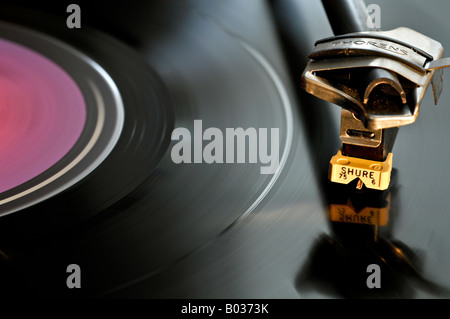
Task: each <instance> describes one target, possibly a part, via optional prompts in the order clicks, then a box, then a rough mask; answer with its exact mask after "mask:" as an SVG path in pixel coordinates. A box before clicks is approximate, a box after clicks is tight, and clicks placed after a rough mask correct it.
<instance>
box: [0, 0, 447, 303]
mask: <svg viewBox="0 0 450 319" xmlns="http://www.w3.org/2000/svg"><path fill="white" fill-rule="evenodd" d="M325 2H327V1H324V3H325ZM339 2H340V3H341V4H342V3H347V4H352V3H353V4H355V3H360V2H358V1H339ZM73 4H76V6H73ZM71 5H72V6H71ZM376 5H377V7H376V8H379V9H380V10H381V11H380V16H379V17H380V18H381V29H383V30H392V29H395V28H397V27H405V28H408V29H411V30H414V32H417V33H420V34H422V35H424V36H426V37H427V39H428V38H429V39H432V40H433V41H436V42H438V43H440V45H441V46H442V48H450V42H449V41H448V37H447V36H446V34H448V32H449V29H450V24H449V23H448V22H447V17H446V13H447V12H448V9H449V7H448V4H447V3H446V2H445V1H438V0H436V1H432V2H431V4H430V3H424V2H421V1H406V0H401V1H395V3H392V2H388V1H384V0H383V1H381V0H379V1H377V3H376ZM371 8H373V7H371ZM325 9H327V8H326V6H323V4H322V2H321V1H306V0H295V1H294V0H279V1H268V2H264V1H226V2H223V1H202V0H192V1H191V0H189V1H136V2H133V3H132V4H131V3H125V2H110V3H108V5H107V7H105V6H104V5H103V4H100V3H96V4H93V3H92V2H85V1H79V2H76V3H71V2H61V3H59V4H53V3H45V2H39V3H34V2H30V3H28V2H17V1H6V2H4V3H2V4H1V5H0V57H1V58H0V150H1V152H0V291H1V296H2V297H9V298H11V297H13V298H22V297H24V296H26V297H30V298H48V299H52V298H64V299H71V298H156V299H190V300H192V299H312V298H321V299H322V298H448V297H449V296H450V294H449V292H450V290H449V288H450V274H449V272H448V269H449V268H450V255H449V254H448V252H449V249H450V247H449V246H448V245H449V244H448V243H449V240H448V231H447V225H448V221H450V217H449V216H450V215H449V214H448V207H450V198H449V196H448V189H449V185H450V184H449V180H450V178H449V177H450V170H449V169H447V167H446V158H447V155H448V150H449V149H450V144H449V143H450V140H449V139H448V138H447V133H446V132H447V131H448V120H447V119H448V118H449V116H450V114H448V113H449V112H450V111H449V108H448V107H447V105H446V104H448V102H449V101H450V96H449V90H448V89H446V87H448V86H449V83H448V79H447V78H445V77H444V78H443V79H442V77H440V76H441V75H442V73H441V72H442V70H441V67H444V66H446V65H445V63H444V62H445V60H441V58H442V57H444V56H445V53H443V52H442V51H441V50H440V49H439V50H437V51H438V54H437V55H436V56H433V55H432V57H433V60H432V61H434V62H433V63H432V64H427V65H426V66H427V67H426V68H424V70H425V71H424V72H425V73H423V74H422V73H421V74H422V76H423V77H419V76H417V77H415V78H414V79H417V80H418V81H419V80H420V81H422V82H420V83H419V82H418V83H419V84H421V85H422V84H423V85H422V86H420V85H418V84H417V83H415V82H413V81H409V82H408V81H407V80H408V79H407V77H401V76H399V75H398V73H395V77H392V73H390V74H388V76H386V77H385V79H387V78H388V79H390V80H385V82H376V81H378V80H377V79H379V78H377V79H375V80H376V81H375V82H370V81H369V83H372V84H373V85H372V89H373V91H374V92H375V93H376V94H379V95H378V98H380V96H381V97H382V98H385V97H386V96H387V95H386V94H387V93H386V90H388V93H392V89H394V91H395V89H397V91H396V92H394V95H395V94H398V97H399V99H396V98H393V99H390V97H389V99H390V100H389V101H390V103H391V104H392V103H393V104H396V103H399V102H398V101H403V100H402V92H403V91H402V90H404V92H403V93H405V95H404V98H405V99H404V100H405V101H406V102H407V103H402V104H401V107H400V108H398V109H396V112H397V113H396V114H392V110H393V109H392V108H391V109H389V112H385V113H383V114H381V115H380V114H375V115H374V113H373V112H372V113H371V112H370V111H373V108H372V109H371V108H370V107H372V106H373V105H372V106H370V107H369V106H368V105H369V104H368V103H369V102H367V101H369V100H370V99H371V97H373V96H371V95H370V94H371V93H370V92H369V93H367V94H366V95H364V94H365V92H364V90H363V91H362V93H361V94H360V97H362V98H361V99H360V100H355V99H352V100H351V99H350V98H349V99H347V100H345V99H344V98H342V96H344V95H342V94H341V95H339V93H336V91H333V92H334V93H333V94H334V95H333V99H331V98H329V97H330V96H331V95H327V98H324V95H320V94H322V93H320V94H319V95H320V96H318V94H314V95H316V96H313V95H312V94H309V93H314V92H317V90H316V91H315V90H313V89H311V88H312V87H313V86H312V84H311V83H312V82H307V81H305V76H303V77H302V74H303V75H305V74H307V72H304V71H305V70H306V71H308V72H309V71H311V72H310V73H308V76H309V75H310V78H308V80H311V81H313V80H314V81H317V82H315V84H317V83H318V82H320V81H322V80H323V79H324V78H325V79H327V81H328V82H327V83H328V84H330V83H331V84H333V85H334V84H335V83H339V84H342V83H347V84H348V83H354V82H352V81H354V79H355V77H356V79H359V76H361V73H359V72H360V71H361V70H358V71H357V72H355V73H352V74H351V79H352V80H351V81H350V80H348V79H347V78H348V77H350V76H349V74H348V73H345V72H337V73H333V74H331V72H328V73H327V72H326V71H324V70H322V69H320V70H319V71H318V69H317V68H316V67H318V66H320V65H322V66H323V64H324V61H329V60H330V59H331V58H335V57H336V56H334V54H337V55H339V58H342V56H340V54H342V52H344V51H345V52H350V51H349V50H348V48H347V49H346V48H344V49H342V48H341V51H339V52H338V53H336V52H337V51H333V52H331V51H330V50H329V51H326V52H325V51H320V50H319V49H320V47H318V45H321V44H324V43H328V42H326V41H323V42H320V41H319V42H317V43H316V41H318V40H320V39H327V38H328V39H329V38H330V37H333V36H335V37H338V36H339V34H338V33H342V34H344V35H345V34H348V33H350V32H349V31H348V30H341V31H343V32H338V31H336V30H337V29H336V28H339V26H340V24H339V23H338V22H339V21H341V22H342V19H341V20H339V21H338V22H336V21H333V20H332V19H330V18H329V15H328V16H327V10H328V9H327V10H325ZM330 10H331V9H330ZM345 12H347V13H348V12H349V11H345V10H344V13H345ZM328 13H329V12H328ZM329 20H330V21H329ZM430 21H431V22H430ZM332 26H333V28H332ZM336 26H337V27H336ZM353 31H356V32H358V30H353ZM359 31H361V30H359ZM414 34H416V33H414ZM359 35H360V34H359ZM385 36H387V35H386V34H385ZM401 40H402V45H404V44H405V43H408V41H407V37H403V38H402V39H401ZM397 41H400V40H399V39H397ZM430 41H431V40H430ZM315 43H316V50H315V49H314V44H315ZM430 43H431V42H430ZM432 43H433V44H434V42H432ZM318 48H319V49H318ZM433 48H434V47H433ZM415 49H416V50H415V51H414V52H415V53H417V52H418V54H419V53H421V52H422V51H420V50H417V48H416V47H415ZM422 49H423V50H424V51H425V49H427V48H425V47H422ZM346 50H347V51H346ZM419 51H420V52H419ZM352 52H353V51H352ZM358 52H359V53H361V52H360V51H358ZM365 53H367V52H365ZM431 53H434V51H432V52H431ZM371 54H372V58H373V56H374V55H376V54H379V52H378V51H377V52H376V53H375V52H373V51H371ZM419 55H420V54H419ZM358 57H359V58H361V56H358ZM377 57H378V58H380V57H379V56H377ZM345 58H348V59H350V58H354V57H352V56H350V57H349V56H346V57H345ZM383 58H384V59H386V60H383V61H387V60H388V59H389V58H391V56H389V57H387V56H386V55H384V56H383ZM419 58H420V57H419ZM360 60H361V61H362V59H360ZM374 60H376V59H374ZM352 61H353V62H352V63H356V62H354V61H356V60H352ZM361 61H360V62H361ZM377 61H378V60H377ZM389 61H390V60H389ZM396 61H397V63H398V65H400V64H401V63H409V64H408V65H407V66H408V67H411V68H412V66H411V64H412V63H413V62H414V61H416V60H414V61H413V62H411V61H408V62H405V61H400V60H396ZM399 61H400V62H399ZM427 61H428V60H427ZM442 61H444V62H442ZM428 62H429V61H428ZM358 63H359V62H358ZM361 63H362V62H361ZM371 63H372V62H371ZM439 63H441V64H439ZM392 64H395V63H393V62H392ZM438 64H439V65H438ZM355 65H356V64H355ZM396 65H397V64H396ZM401 65H402V66H403V67H404V68H406V67H405V66H404V64H401ZM372 66H373V65H372ZM378 66H380V65H378ZM382 66H384V64H383V65H382ZM330 69H331V68H328V69H327V70H328V71H329V70H330ZM344 69H345V68H344ZM381 69H382V68H381ZM333 70H334V69H333ZM395 70H397V69H395ZM402 70H403V69H402ZM414 70H417V69H414ZM320 72H322V73H320ZM417 72H419V71H417ZM377 74H379V73H377ZM434 75H436V76H435V77H433V76H434ZM330 76H331V77H330ZM313 77H315V78H313ZM339 77H341V78H339ZM342 77H344V79H343V78H342ZM318 78H320V79H318ZM337 79H338V80H337ZM371 79H372V80H373V78H371ZM396 79H397V80H398V82H400V85H401V86H400V87H398V86H396V85H397V83H398V82H397V80H396ZM439 79H440V80H439ZM346 81H347V82H346ZM356 82H358V80H356ZM432 82H433V83H432ZM320 83H322V84H323V82H320ZM315 84H314V85H315ZM385 84H388V86H389V85H390V87H386V86H385ZM432 84H433V88H432V87H431V86H432ZM377 86H378V88H377ZM427 87H428V89H427ZM341 88H342V87H341ZM381 88H383V90H384V91H383V90H381ZM328 89H329V91H328V92H330V91H331V89H330V88H329V87H328ZM347 89H348V88H347ZM378 89H380V90H378ZM305 90H306V91H305ZM350 91H351V90H350V89H348V91H347V93H348V92H350ZM433 91H434V93H435V95H434V96H433ZM308 92H309V93H308ZM321 92H322V91H321ZM439 93H440V94H439ZM438 95H439V103H438V106H436V107H435V106H433V97H436V96H438ZM338 96H340V98H337V97H338ZM352 98H354V97H352ZM344 100H345V101H346V103H341V102H342V101H344ZM348 101H351V102H352V103H353V104H351V103H350V104H349V103H348ZM355 101H356V102H355ZM365 102H366V103H365ZM358 103H359V104H358ZM364 103H365V104H364ZM334 104H337V105H338V106H341V107H342V108H343V109H344V111H341V108H340V107H336V105H334ZM404 104H405V105H406V106H405V105H404ZM419 104H420V106H421V108H420V115H419V113H418V109H417V108H416V107H418V106H419ZM355 105H356V106H355ZM358 105H359V106H362V107H361V108H359V109H357V106H358ZM396 105H397V104H396ZM364 107H367V109H365V108H364ZM364 110H365V111H367V110H369V111H368V112H365V113H364ZM341 112H342V113H341ZM346 112H348V113H346ZM398 112H406V113H408V112H409V113H408V114H406V115H405V114H403V113H402V114H401V115H402V116H403V115H405V116H403V117H401V116H400V117H399V114H398ZM381 117H384V119H382V118H381ZM387 117H389V120H390V121H391V122H389V124H386V123H387V122H388V121H387V120H386V118H387ZM394 117H395V119H394V120H395V121H397V122H395V121H394V120H393V118H394ZM399 118H401V120H404V122H401V123H400V122H398V121H399ZM341 119H345V121H343V122H342V123H344V126H345V125H346V126H345V128H344V129H342V126H341V125H342V124H341V122H340V121H341ZM408 121H409V122H408ZM403 124H405V125H403ZM406 124H407V125H406ZM399 126H401V128H400V129H398V127H399ZM340 127H341V128H340ZM371 130H372V131H373V132H372V131H371ZM397 131H398V132H397ZM367 132H369V133H367ZM371 133H374V134H373V135H372V134H371ZM346 134H347V135H346ZM367 137H369V138H367ZM361 141H364V143H365V144H364V145H360V144H358V143H361ZM374 141H375V142H374ZM377 141H378V142H379V143H378V142H377ZM394 141H395V144H394ZM371 143H372V144H371ZM374 143H375V144H376V145H375V144H374ZM377 143H378V144H377ZM342 145H344V146H343V147H342V148H341V146H342ZM380 145H381V146H380ZM374 146H375V147H374ZM339 150H341V151H342V152H341V153H337V152H338V151H339ZM388 154H391V155H388ZM335 156H338V157H339V158H336V157H335ZM348 158H350V160H349V161H350V162H351V161H353V159H354V158H357V159H359V160H361V163H363V164H364V165H365V164H367V163H366V162H364V161H370V163H369V164H367V165H369V166H368V167H369V168H367V169H366V171H364V169H363V168H360V167H352V166H351V164H350V163H347V162H345V161H343V160H348ZM333 159H334V162H333ZM330 161H331V166H332V168H333V165H334V168H339V170H341V169H342V167H344V168H345V169H346V173H347V176H350V175H351V174H355V177H357V178H355V179H350V180H346V181H345V183H341V182H342V180H341V181H340V180H339V176H338V177H336V178H333V177H332V175H333V174H332V172H333V169H331V170H329V167H330ZM380 163H381V164H380ZM386 163H388V164H389V170H386V173H384V175H383V176H384V177H379V178H378V177H375V176H378V175H375V174H378V173H379V172H380V171H381V172H385V171H383V170H382V169H381V168H379V167H376V166H373V165H375V164H376V165H386ZM363 164H361V165H363ZM349 165H350V166H349ZM371 165H372V166H371ZM349 169H353V170H352V171H351V174H350V171H349ZM371 172H372V175H371ZM329 174H330V176H329ZM357 174H359V175H357ZM379 176H381V175H379ZM341 178H342V177H341ZM386 178H387V182H385V179H386ZM330 179H331V180H330ZM381 179H383V183H381V182H380V181H381ZM372 180H376V181H378V182H380V183H379V185H380V186H379V187H372V186H371V184H370V183H371V181H372ZM374 185H375V183H374ZM376 272H377V274H378V275H377V276H378V277H376V278H375V277H374V276H373V274H375V273H376ZM266 303H267V302H266ZM259 304H261V305H263V303H259ZM183 305H184V306H188V305H187V303H186V304H183ZM199 305H200V303H198V304H194V303H192V304H189V306H190V307H191V306H199ZM205 305H206V304H205ZM216 306H217V305H216ZM261 307H262V306H261ZM186 309H187V308H186ZM189 309H191V310H192V309H194V308H192V307H191V308H189ZM195 309H200V308H195ZM202 309H203V308H202ZM205 309H206V308H205ZM215 309H218V308H215ZM255 309H256V308H255ZM260 309H262V308H260ZM179 310H180V311H181V308H180V309H179ZM238 310H240V309H238ZM269 311H270V303H269Z"/></svg>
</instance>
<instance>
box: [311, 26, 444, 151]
mask: <svg viewBox="0 0 450 319" xmlns="http://www.w3.org/2000/svg"><path fill="white" fill-rule="evenodd" d="M443 52H444V49H443V47H442V45H441V44H440V43H439V42H437V41H435V40H433V39H431V38H429V37H427V36H425V35H423V34H421V33H418V32H416V31H414V30H412V29H408V28H403V27H402V28H397V29H394V30H390V31H373V32H357V33H352V34H346V35H342V36H337V37H332V38H326V39H323V40H320V41H317V42H316V45H315V48H314V50H313V52H312V53H311V55H309V58H310V61H309V62H308V64H307V65H306V68H305V70H304V72H303V74H302V87H303V89H304V90H306V91H307V92H308V93H310V94H313V95H315V96H316V97H319V98H321V99H323V100H326V101H329V102H332V103H334V104H337V105H338V106H341V107H342V108H345V109H347V110H349V111H350V112H352V113H354V114H355V115H356V117H357V118H358V119H359V120H360V121H361V122H362V124H363V126H364V127H365V128H366V129H369V130H375V131H376V130H381V129H387V128H392V127H399V126H402V125H407V124H411V123H413V122H414V121H415V120H416V119H417V116H418V114H419V109H420V104H421V102H422V99H423V97H424V94H425V91H426V89H427V87H428V85H429V84H430V83H431V84H432V89H433V96H434V102H435V104H437V102H438V99H439V96H440V93H441V92H442V87H443V80H442V79H443V77H442V75H443V72H442V68H444V67H448V66H450V60H448V59H442V60H440V59H441V57H442V55H443ZM374 69H385V70H388V71H390V72H389V74H391V75H390V76H389V77H386V76H385V77H383V78H379V79H376V78H374V79H373V81H372V80H371V81H370V82H369V83H361V78H362V77H361V74H364V73H366V72H368V71H369V70H374ZM369 78H370V77H369ZM398 83H399V84H400V87H399V84H398ZM384 84H389V85H386V86H384ZM375 86H378V88H379V90H380V92H381V94H379V95H376V94H375V93H373V92H375V90H374V88H375ZM392 88H393V89H394V90H392ZM389 90H391V91H389ZM371 94H373V95H371ZM342 136H343V135H342V134H341V138H342ZM348 138H350V137H346V136H344V139H348ZM351 140H352V141H353V142H354V141H355V139H354V138H351ZM370 143H372V142H370Z"/></svg>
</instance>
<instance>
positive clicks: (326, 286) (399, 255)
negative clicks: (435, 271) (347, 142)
mask: <svg viewBox="0 0 450 319" xmlns="http://www.w3.org/2000/svg"><path fill="white" fill-rule="evenodd" d="M395 176H396V172H395V170H394V171H393V172H392V177H393V178H392V181H391V186H390V187H389V188H388V189H387V190H385V191H377V190H370V189H367V188H363V189H362V190H358V189H357V188H356V187H355V186H356V185H354V184H353V183H352V184H349V185H342V184H336V183H331V182H330V184H329V185H327V190H328V192H327V193H328V194H327V195H328V199H329V207H328V211H327V217H328V221H329V225H330V230H331V232H330V234H329V235H328V234H322V235H321V236H320V238H319V239H318V240H317V241H316V243H315V244H314V245H313V247H312V248H311V250H310V256H309V257H310V258H309V260H308V262H307V263H306V264H305V265H303V267H302V269H301V270H300V272H299V274H298V276H297V280H296V288H297V290H298V292H299V293H300V294H303V293H307V292H308V291H311V290H316V291H318V292H320V293H325V294H327V295H329V296H331V297H344V298H413V297H415V296H416V295H417V292H418V290H424V291H425V292H426V293H428V294H431V295H432V296H446V297H448V296H450V294H449V290H448V289H446V288H444V287H441V286H439V285H438V284H436V283H433V282H430V281H428V280H427V279H425V278H424V277H423V276H422V275H421V266H422V263H423V257H424V256H423V252H422V253H421V252H417V251H414V250H413V249H411V248H409V247H408V246H407V245H406V244H404V243H402V242H401V241H399V240H396V239H395V238H394V236H393V229H394V224H395V219H396V215H397V214H398V212H399V207H398V206H399V205H398V202H397V201H396V194H397V192H398V189H397V187H396V181H395ZM371 265H376V267H377V271H374V270H373V268H371V267H370V266H371ZM373 281H378V284H379V285H378V286H375V287H374V285H373V284H372V283H373ZM368 282H370V283H368Z"/></svg>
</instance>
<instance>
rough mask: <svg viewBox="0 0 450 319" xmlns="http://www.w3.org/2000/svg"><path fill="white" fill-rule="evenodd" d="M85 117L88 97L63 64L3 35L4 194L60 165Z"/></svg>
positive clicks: (0, 185)
mask: <svg viewBox="0 0 450 319" xmlns="http://www.w3.org/2000/svg"><path fill="white" fill-rule="evenodd" d="M85 120H86V106H85V101H84V98H83V95H82V93H81V91H80V89H79V88H78V86H77V84H76V83H75V82H74V81H73V80H72V78H71V77H70V76H69V75H68V74H67V73H66V72H65V71H64V70H63V69H62V68H61V67H59V66H58V65H56V64H55V63H53V62H52V61H50V60H49V59H47V58H46V57H44V56H42V55H40V54H39V53H37V52H35V51H32V50H30V49H28V48H26V47H23V46H21V45H18V44H15V43H12V42H10V41H6V40H3V39H0V192H4V191H7V190H9V189H11V188H13V187H16V186H18V185H20V184H22V183H24V182H26V181H28V180H30V179H32V178H34V177H36V176H38V175H39V174H41V173H42V172H44V171H45V170H47V169H49V168H50V167H51V166H52V165H54V164H55V163H57V162H58V161H59V160H60V159H61V158H62V157H64V155H65V154H67V152H68V151H69V150H70V149H71V148H72V147H73V146H74V144H75V143H76V141H77V140H78V138H79V137H80V134H81V132H82V130H83V127H84V124H85Z"/></svg>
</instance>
